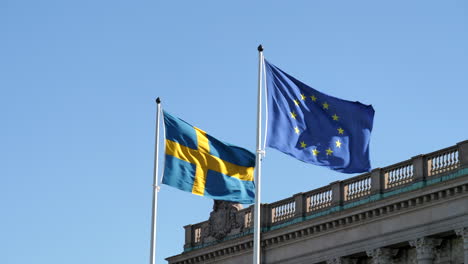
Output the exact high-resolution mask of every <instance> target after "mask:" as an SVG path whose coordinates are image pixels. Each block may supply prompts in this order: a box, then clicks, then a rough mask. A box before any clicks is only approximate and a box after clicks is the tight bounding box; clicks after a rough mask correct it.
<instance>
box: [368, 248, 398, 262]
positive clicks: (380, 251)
mask: <svg viewBox="0 0 468 264" xmlns="http://www.w3.org/2000/svg"><path fill="white" fill-rule="evenodd" d="M366 253H367V256H369V257H371V258H372V261H371V263H372V264H391V263H393V257H395V255H396V254H397V253H398V249H393V248H376V249H372V250H367V251H366Z"/></svg>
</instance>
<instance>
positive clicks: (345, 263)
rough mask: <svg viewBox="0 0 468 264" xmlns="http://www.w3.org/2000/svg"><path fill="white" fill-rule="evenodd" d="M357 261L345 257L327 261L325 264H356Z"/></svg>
mask: <svg viewBox="0 0 468 264" xmlns="http://www.w3.org/2000/svg"><path fill="white" fill-rule="evenodd" d="M357 261H358V260H357V259H354V258H346V257H334V258H330V259H328V260H327V264H356V263H357Z"/></svg>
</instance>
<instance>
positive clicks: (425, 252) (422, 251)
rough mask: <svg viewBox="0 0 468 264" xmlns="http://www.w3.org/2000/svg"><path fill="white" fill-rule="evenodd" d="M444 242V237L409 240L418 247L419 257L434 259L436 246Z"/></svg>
mask: <svg viewBox="0 0 468 264" xmlns="http://www.w3.org/2000/svg"><path fill="white" fill-rule="evenodd" d="M441 243H442V239H437V238H428V237H422V238H418V239H415V240H411V241H409V244H410V246H412V247H416V256H417V259H418V260H420V259H434V253H435V247H438V246H439V245H440V244H441Z"/></svg>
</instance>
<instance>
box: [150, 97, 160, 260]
mask: <svg viewBox="0 0 468 264" xmlns="http://www.w3.org/2000/svg"><path fill="white" fill-rule="evenodd" d="M156 104H157V110H156V135H155V142H154V167H153V212H152V218H151V249H150V264H156V220H157V218H158V192H159V186H158V158H159V118H160V116H161V99H159V97H158V98H156Z"/></svg>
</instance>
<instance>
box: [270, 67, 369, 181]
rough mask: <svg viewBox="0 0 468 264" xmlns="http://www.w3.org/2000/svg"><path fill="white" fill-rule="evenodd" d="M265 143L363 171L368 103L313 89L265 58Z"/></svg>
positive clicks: (300, 156) (299, 155)
mask: <svg viewBox="0 0 468 264" xmlns="http://www.w3.org/2000/svg"><path fill="white" fill-rule="evenodd" d="M265 65H266V67H265V69H266V79H267V91H268V136H267V146H269V147H272V148H275V149H278V150H280V151H282V152H284V153H286V154H288V155H290V156H293V157H295V158H297V159H299V160H302V161H304V162H307V163H312V164H315V165H319V166H324V167H327V168H330V169H332V170H336V171H340V172H343V173H356V172H365V171H369V170H370V168H371V165H370V160H369V141H370V135H371V131H372V125H373V120H374V109H373V108H372V106H371V105H364V104H361V103H359V102H351V101H347V100H343V99H340V98H336V97H333V96H330V95H327V94H325V93H322V92H319V91H317V90H315V89H313V88H312V87H309V86H307V85H306V84H304V83H302V82H300V81H298V80H297V79H295V78H294V77H292V76H290V75H288V74H287V73H285V72H284V71H282V70H281V69H279V68H277V67H276V66H275V65H273V64H271V63H269V62H268V61H266V60H265Z"/></svg>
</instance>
